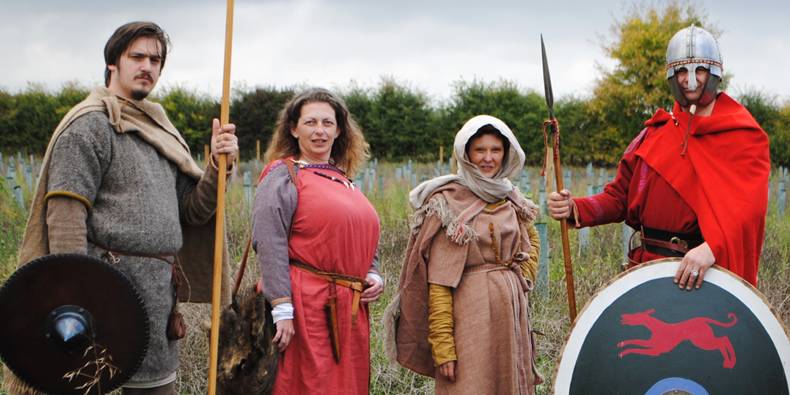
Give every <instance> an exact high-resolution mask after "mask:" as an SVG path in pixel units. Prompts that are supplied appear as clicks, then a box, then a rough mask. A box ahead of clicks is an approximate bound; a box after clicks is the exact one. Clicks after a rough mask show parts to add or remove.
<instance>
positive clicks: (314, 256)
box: [264, 168, 380, 394]
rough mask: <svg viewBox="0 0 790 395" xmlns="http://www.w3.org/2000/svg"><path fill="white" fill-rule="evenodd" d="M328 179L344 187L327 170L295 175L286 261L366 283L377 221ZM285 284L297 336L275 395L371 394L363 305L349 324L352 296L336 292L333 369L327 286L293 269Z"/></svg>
mask: <svg viewBox="0 0 790 395" xmlns="http://www.w3.org/2000/svg"><path fill="white" fill-rule="evenodd" d="M318 173H321V174H322V175H323V176H322V175H321V174H318ZM264 176H265V175H264ZM325 176H329V177H332V176H334V177H337V178H339V179H342V180H346V178H345V177H344V176H343V175H342V174H341V173H340V172H339V171H336V170H333V169H330V168H320V169H315V168H300V169H299V170H298V172H297V176H296V189H297V192H298V194H297V196H298V198H297V206H296V211H295V212H294V217H293V226H292V229H291V233H290V237H289V240H288V256H289V258H290V259H292V260H298V261H300V262H303V263H305V264H307V265H309V266H312V267H313V268H315V269H317V270H320V271H324V272H331V273H337V274H344V275H348V276H354V277H358V278H363V279H364V278H365V276H366V275H367V273H368V271H369V269H370V268H371V263H372V262H373V260H374V256H375V254H376V248H377V245H378V241H379V233H380V224H379V218H378V215H377V214H376V211H375V209H374V208H373V206H372V205H371V204H370V202H369V201H368V200H367V198H366V197H365V195H363V194H362V193H361V192H360V191H359V189H352V188H350V187H349V186H347V185H345V184H343V183H341V182H337V181H332V180H330V179H328V178H326V177H325ZM290 279H291V297H292V303H293V307H294V329H295V331H296V333H295V334H294V337H293V338H292V340H291V342H290V344H289V345H288V347H287V348H286V350H285V352H284V353H282V354H281V356H280V360H279V364H278V371H277V379H276V382H275V385H274V391H273V393H274V394H341V393H342V394H366V393H368V385H369V379H370V351H369V349H370V345H369V338H370V326H369V317H368V308H367V305H363V306H362V307H361V308H360V309H359V312H358V313H357V317H356V320H355V322H352V321H351V312H352V311H351V307H352V306H351V305H352V297H353V292H352V290H351V289H349V288H345V287H341V286H337V287H336V290H337V319H338V326H339V338H340V349H341V352H340V354H341V359H340V362H339V363H336V362H335V360H334V357H333V356H332V347H331V343H330V340H329V330H328V324H327V319H326V314H325V312H324V305H325V304H326V302H327V300H328V298H329V288H330V287H329V282H328V281H327V280H326V279H325V278H322V277H318V276H317V275H315V274H313V273H311V272H309V271H307V270H304V269H301V268H297V267H294V266H290Z"/></svg>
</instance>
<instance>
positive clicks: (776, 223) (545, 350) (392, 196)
mask: <svg viewBox="0 0 790 395" xmlns="http://www.w3.org/2000/svg"><path fill="white" fill-rule="evenodd" d="M420 166H422V167H423V169H427V168H429V165H417V166H416V167H418V168H419V167H420ZM394 167H395V166H394V165H391V164H381V165H380V166H379V171H380V174H382V175H384V177H385V180H386V181H385V182H384V183H383V186H384V187H383V190H381V189H377V190H375V191H373V192H368V196H369V199H370V200H371V201H372V203H373V204H374V206H375V207H376V209H377V210H378V213H379V216H380V218H381V223H382V235H381V244H380V250H379V253H380V256H381V260H382V272H383V274H384V276H385V278H386V279H387V285H386V289H385V293H384V295H383V296H382V298H381V299H380V301H379V302H377V303H375V304H374V305H372V307H371V314H372V317H371V322H372V330H371V354H372V355H371V365H372V366H371V393H373V394H419V393H432V392H433V382H432V380H430V379H426V378H423V377H419V376H417V375H415V374H412V373H411V372H409V371H407V370H405V369H403V368H400V367H398V366H396V365H393V364H391V363H390V362H389V361H388V360H387V359H386V357H385V356H384V353H383V351H382V350H383V347H382V344H383V335H382V327H381V317H382V313H383V311H384V308H385V307H386V305H387V303H388V302H389V300H390V299H391V297H392V295H393V292H394V291H395V290H396V288H397V280H398V275H399V272H400V265H401V261H402V259H403V254H404V252H405V249H406V242H407V234H408V232H407V229H408V228H407V216H408V213H409V208H408V202H407V193H408V190H409V185H408V184H407V183H406V182H405V181H403V182H398V181H395V178H394V177H392V174H393V173H394ZM241 170H249V171H251V172H252V173H253V174H257V171H259V170H260V166H255V165H253V164H251V163H246V164H243V165H242V166H241ZM426 173H427V171H426ZM537 173H538V171H536V170H535V169H532V171H531V174H537ZM581 173H583V171H579V174H581ZM241 178H242V177H237V178H234V179H232V180H231V183H230V187H229V191H228V197H227V202H228V203H227V229H228V233H229V235H228V236H229V237H228V243H229V247H230V250H231V255H232V257H233V262H238V259H239V257H240V256H241V252H242V248H243V244H244V242H245V241H246V239H247V237H248V234H249V229H250V218H249V213H250V204H249V201H248V196H249V195H248V192H247V191H245V188H244V186H243V183H242V181H241ZM253 178H254V177H253ZM575 185H578V186H579V187H578V189H579V190H576V189H577V188H574V194H575V195H584V194H585V191H586V189H584V188H582V185H586V183H585V182H577V183H576V184H575ZM772 185H773V184H772ZM532 190H533V191H536V190H537V188H532ZM24 195H25V197H26V198H27V199H29V198H30V195H31V191H30V190H28V188H26V189H25V191H24ZM769 206H770V207H769V214H768V219H767V230H766V238H765V247H764V250H763V260H762V265H761V268H760V290H761V291H762V292H763V293H764V294H765V295H766V297H767V298H768V300H769V301H770V303H771V304H772V305H773V307H774V309H775V311H776V312H777V314H779V315H780V319H781V320H782V321H783V322H784V323H785V326H786V327H787V326H788V324H790V282H788V279H790V215H788V213H787V212H786V213H785V215H784V216H783V217H782V218H779V217H778V216H777V214H776V212H777V207H776V202H775V199H774V200H772V201H771V203H770V205H769ZM25 215H26V214H25V213H24V211H23V210H22V209H20V207H19V205H18V204H17V203H16V202H15V201H14V199H13V196H12V194H11V191H9V190H8V187H7V186H6V185H5V183H2V182H0V226H2V229H3V232H2V233H0V283H2V282H4V281H5V279H7V278H8V276H9V275H11V273H12V272H13V270H14V268H15V266H16V261H15V255H16V250H17V248H18V245H19V242H20V240H21V235H22V232H23V229H24V221H25V219H26V218H25ZM548 230H549V244H550V246H551V252H552V253H551V254H550V259H549V270H548V272H549V282H548V287H545V288H543V289H536V290H535V291H534V292H533V293H532V294H531V304H532V321H533V323H534V327H535V329H536V330H537V331H540V332H541V333H542V334H543V335H541V336H538V337H537V339H536V341H537V347H538V356H537V361H538V365H539V370H540V371H541V372H542V374H543V376H544V378H545V379H546V384H544V385H541V386H539V387H538V390H539V393H549V392H550V390H551V384H550V381H551V379H552V375H553V371H554V368H555V365H556V363H557V360H558V357H559V353H560V350H561V349H562V345H563V343H564V341H565V337H566V336H567V334H568V330H569V329H568V328H569V320H568V313H567V302H566V296H565V285H564V280H563V270H562V254H561V246H560V245H559V244H558V243H559V240H560V237H559V226H558V225H557V223H556V222H554V221H548ZM621 239H622V228H621V225H619V224H614V225H607V226H601V227H597V228H594V229H591V231H590V243H589V246H588V247H587V248H586V249H584V250H582V249H581V248H580V247H579V245H578V239H577V232H575V231H572V232H571V251H572V253H573V260H574V277H575V280H576V295H577V304H578V306H579V309H580V310H581V308H582V307H583V306H584V305H585V303H586V302H587V301H588V300H589V299H590V297H591V295H593V294H594V292H595V291H596V290H597V289H599V288H600V287H601V286H602V285H604V284H606V283H607V282H608V281H609V280H610V279H611V278H612V277H614V276H615V275H617V274H618V273H619V271H620V269H619V267H620V263H621V262H622V247H621V246H622V241H621ZM236 265H237V264H235V265H234V267H235V266H236ZM252 266H254V265H252ZM255 274H256V273H255V271H252V272H250V273H248V275H247V277H246V278H247V279H248V281H252V280H251V279H252V278H254V277H255ZM183 311H184V312H185V314H186V315H187V318H188V321H189V324H190V325H189V333H188V336H187V338H186V339H185V341H183V342H182V359H181V361H182V362H181V369H180V371H179V379H178V386H179V390H180V392H181V393H185V394H202V393H205V392H206V374H207V373H206V371H207V360H208V356H207V348H208V347H207V340H206V336H205V333H206V332H205V328H206V326H207V322H208V321H209V306H207V305H187V306H185V307H184V309H183ZM0 393H2V391H0Z"/></svg>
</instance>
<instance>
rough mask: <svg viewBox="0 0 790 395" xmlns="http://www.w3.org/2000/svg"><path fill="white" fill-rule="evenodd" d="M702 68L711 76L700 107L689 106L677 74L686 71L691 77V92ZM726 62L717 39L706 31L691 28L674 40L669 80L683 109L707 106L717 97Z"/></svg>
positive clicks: (671, 46) (669, 48)
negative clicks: (695, 74)
mask: <svg viewBox="0 0 790 395" xmlns="http://www.w3.org/2000/svg"><path fill="white" fill-rule="evenodd" d="M699 67H702V68H705V69H707V70H708V71H709V72H710V77H709V78H708V82H707V83H706V84H705V88H704V89H703V91H702V95H701V96H700V98H699V99H698V100H697V103H689V100H688V99H686V96H685V95H684V94H683V88H682V87H681V86H680V84H679V83H678V80H677V76H676V72H677V71H679V70H681V69H686V70H687V71H688V73H689V81H688V89H689V90H694V89H696V88H697V79H696V78H694V73H695V71H696V70H697V68H699ZM722 75H723V73H722V61H721V52H719V44H718V43H717V42H716V39H715V38H713V35H712V34H710V33H709V32H708V31H706V30H705V29H702V28H699V27H697V26H694V25H691V26H689V27H687V28H685V29H682V30H680V31H679V32H677V33H675V35H674V36H672V39H671V40H669V45H668V46H667V79H668V80H669V86H670V88H671V89H672V94H673V95H674V96H675V99H677V101H678V103H680V105H682V106H688V105H689V104H699V105H706V104H708V103H710V102H711V101H713V99H714V98H715V97H716V89H717V88H718V86H719V83H720V82H721V79H722Z"/></svg>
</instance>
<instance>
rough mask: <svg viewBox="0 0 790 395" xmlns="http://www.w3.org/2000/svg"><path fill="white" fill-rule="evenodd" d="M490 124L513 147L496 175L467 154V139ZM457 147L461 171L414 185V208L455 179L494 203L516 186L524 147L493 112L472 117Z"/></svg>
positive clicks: (458, 134)
mask: <svg viewBox="0 0 790 395" xmlns="http://www.w3.org/2000/svg"><path fill="white" fill-rule="evenodd" d="M486 125H491V126H493V127H494V128H495V129H496V130H498V131H499V133H501V134H502V136H504V137H505V138H507V140H508V141H509V142H510V150H509V151H508V153H507V155H506V156H505V161H504V162H503V163H502V167H501V168H500V169H499V171H498V172H497V173H496V174H495V175H494V176H493V177H486V176H484V175H483V173H481V172H480V169H478V168H477V166H476V165H475V164H473V163H472V162H470V161H469V158H468V157H467V156H466V143H467V142H468V141H469V139H470V138H472V136H473V135H474V134H475V133H477V131H478V130H479V129H480V128H482V127H483V126H486ZM453 150H454V152H455V157H456V158H457V160H458V174H448V175H444V176H440V177H436V178H433V179H430V180H428V181H425V182H423V183H421V184H420V185H418V186H417V187H416V188H414V189H413V190H412V191H411V192H410V193H409V202H410V203H411V205H412V206H413V207H414V208H420V206H422V205H423V204H424V203H425V199H427V198H428V197H429V196H431V194H432V193H433V191H435V190H436V188H439V187H441V186H442V185H445V184H447V183H450V182H453V181H455V182H459V183H461V184H463V185H465V186H467V187H468V188H469V189H470V190H472V192H473V193H474V194H475V195H477V197H479V198H480V199H483V200H485V201H486V202H488V203H494V202H496V201H499V200H502V199H504V198H505V196H507V194H508V193H510V191H512V190H513V184H512V183H511V182H510V180H509V179H508V178H511V177H516V176H518V175H519V174H520V173H521V169H522V168H523V167H524V150H522V149H521V146H520V145H519V143H518V140H516V136H515V135H514V134H513V132H512V131H511V130H510V128H509V127H508V126H507V125H505V123H504V122H502V121H501V120H500V119H499V118H496V117H492V116H490V115H478V116H476V117H473V118H472V119H470V120H468V121H467V122H466V123H465V124H464V126H463V127H462V128H461V130H459V131H458V133H456V135H455V142H454V143H453Z"/></svg>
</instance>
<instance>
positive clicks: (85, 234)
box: [9, 22, 238, 394]
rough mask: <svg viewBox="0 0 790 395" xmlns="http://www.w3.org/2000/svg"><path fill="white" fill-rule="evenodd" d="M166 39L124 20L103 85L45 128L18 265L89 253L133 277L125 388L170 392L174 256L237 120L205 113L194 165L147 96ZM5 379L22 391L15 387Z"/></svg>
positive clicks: (196, 218) (211, 208)
mask: <svg viewBox="0 0 790 395" xmlns="http://www.w3.org/2000/svg"><path fill="white" fill-rule="evenodd" d="M168 41H169V40H168V38H167V35H166V33H165V32H164V31H163V30H162V29H161V28H160V27H159V26H157V25H156V24H154V23H150V22H132V23H128V24H126V25H123V26H121V27H120V28H118V29H117V30H116V31H115V33H114V34H113V35H112V36H111V37H110V39H109V41H108V42H107V44H106V46H105V50H104V56H105V62H106V70H105V85H106V88H98V89H96V90H94V91H93V92H91V94H90V95H89V96H88V98H87V99H85V101H83V102H82V103H80V104H78V105H77V106H76V107H75V108H74V109H72V110H71V111H70V112H69V114H67V115H66V117H65V118H64V119H63V121H61V124H60V125H59V126H58V128H57V130H56V131H55V133H54V135H53V137H52V140H51V141H50V146H49V148H48V149H47V154H46V155H45V158H44V166H43V169H42V174H41V181H40V184H39V188H38V191H37V194H36V196H35V197H34V203H33V209H32V210H31V216H30V219H29V220H28V227H27V229H26V234H25V239H24V240H23V245H22V249H21V253H20V262H22V263H24V262H27V261H29V260H30V259H32V258H35V257H36V256H40V255H44V254H48V253H87V254H89V255H94V256H98V257H100V258H102V259H105V260H107V261H108V262H110V263H112V264H114V265H115V266H116V267H117V268H118V269H120V270H121V271H123V272H124V273H125V274H126V275H127V276H128V277H129V278H130V280H131V281H132V282H133V283H134V284H135V286H136V287H137V289H138V291H139V292H140V293H141V295H142V296H143V299H144V302H145V306H146V310H147V312H148V314H149V327H150V335H149V347H148V350H147V354H146V356H145V359H144V360H143V363H142V366H141V367H140V369H139V370H138V372H137V373H136V374H135V375H134V376H133V377H132V378H131V379H130V380H129V381H128V382H127V383H126V384H124V389H123V393H124V394H175V379H176V370H177V368H178V342H177V340H175V338H177V337H178V336H177V335H173V334H172V333H168V331H167V327H168V319H169V317H170V316H171V311H172V310H173V306H174V303H175V302H176V301H175V300H174V299H175V298H174V285H173V284H174V282H173V281H172V276H173V274H174V273H178V271H177V270H178V266H174V263H175V262H176V256H177V255H178V254H179V253H181V255H183V253H184V252H185V251H184V250H188V249H189V248H190V243H193V242H194V241H190V236H189V235H188V234H187V227H188V226H189V225H195V226H200V225H206V224H210V223H213V217H214V213H215V210H216V188H217V167H216V165H215V164H214V163H217V161H216V159H217V155H219V154H228V156H229V158H228V163H233V158H234V156H235V155H236V153H237V151H238V142H237V139H236V136H235V126H234V125H232V124H228V125H222V126H220V125H219V121H218V120H216V119H215V120H214V121H213V125H212V137H211V150H212V156H211V158H207V159H208V162H209V164H208V165H207V167H206V169H205V171H203V170H202V169H200V168H199V167H198V166H197V164H196V163H195V162H194V161H193V160H192V158H191V155H190V153H189V148H188V146H187V145H186V143H185V142H184V140H183V138H182V137H181V135H180V134H179V133H178V131H177V130H176V129H175V127H174V126H173V125H172V123H170V121H169V120H168V118H167V115H166V114H165V112H164V110H163V108H162V107H161V106H160V105H159V104H156V103H153V102H150V101H148V100H145V97H146V96H147V95H148V94H149V93H150V92H151V90H152V89H153V88H154V86H155V85H156V83H157V80H158V78H159V75H160V72H161V71H162V68H163V67H164V64H165V59H166V56H167V45H168ZM209 242H210V240H205V239H203V240H199V243H202V244H204V245H205V244H208V243H209ZM211 244H213V243H211ZM187 252H188V251H187ZM208 258H209V259H208V261H209V262H210V258H211V257H208ZM193 261H194V260H193ZM191 263H192V264H194V262H191ZM185 264H186V263H185ZM204 271H210V267H209V268H204ZM187 277H189V276H187ZM190 285H196V286H197V284H190ZM118 313H119V314H123V311H119V312H118ZM16 381H19V380H18V379H16ZM9 387H10V388H11V389H12V390H13V392H20V393H24V392H31V391H29V388H27V387H26V386H24V385H23V384H19V385H17V386H15V387H14V386H9Z"/></svg>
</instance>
